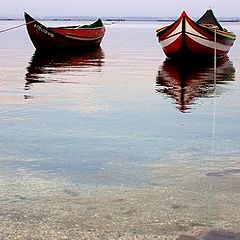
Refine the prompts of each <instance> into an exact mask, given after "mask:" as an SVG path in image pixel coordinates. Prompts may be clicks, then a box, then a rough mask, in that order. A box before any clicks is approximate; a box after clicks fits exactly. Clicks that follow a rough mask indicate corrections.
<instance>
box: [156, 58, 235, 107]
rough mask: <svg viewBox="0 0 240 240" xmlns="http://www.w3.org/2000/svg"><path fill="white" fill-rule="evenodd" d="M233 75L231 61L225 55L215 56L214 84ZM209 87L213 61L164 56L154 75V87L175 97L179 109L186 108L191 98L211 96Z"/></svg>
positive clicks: (226, 80) (211, 91) (230, 78)
mask: <svg viewBox="0 0 240 240" xmlns="http://www.w3.org/2000/svg"><path fill="white" fill-rule="evenodd" d="M234 79H235V69H234V67H233V64H232V62H231V61H230V60H229V59H228V58H227V57H226V58H223V59H220V60H218V62H217V79H216V80H217V85H218V86H219V85H220V84H226V83H227V82H229V81H234ZM213 90H214V69H213V61H211V62H208V61H204V62H203V61H189V62H186V61H184V62H177V61H174V60H169V59H167V60H165V61H164V62H163V64H162V66H161V67H160V69H159V71H158V74H157V77H156V91H157V92H159V93H163V94H165V95H167V96H170V97H171V98H173V99H175V101H176V104H177V106H178V109H179V110H180V111H181V112H187V111H188V112H189V110H190V109H191V107H190V106H191V105H192V104H193V103H194V99H195V98H207V97H211V96H212V94H213ZM218 92H220V91H218Z"/></svg>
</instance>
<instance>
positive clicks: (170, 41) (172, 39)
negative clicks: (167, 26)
mask: <svg viewBox="0 0 240 240" xmlns="http://www.w3.org/2000/svg"><path fill="white" fill-rule="evenodd" d="M181 34H182V33H181V32H180V33H178V34H177V35H174V36H172V37H170V38H167V39H166V40H163V41H160V44H161V46H162V47H166V46H168V45H170V44H171V43H173V42H174V41H176V40H177V38H178V37H179V36H180V35H181Z"/></svg>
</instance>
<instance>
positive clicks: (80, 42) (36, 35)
mask: <svg viewBox="0 0 240 240" xmlns="http://www.w3.org/2000/svg"><path fill="white" fill-rule="evenodd" d="M24 15H25V20H26V26H27V31H28V34H29V37H30V39H31V41H32V43H33V45H34V46H35V48H36V49H37V50H41V51H43V50H56V49H64V50H66V49H74V50H75V49H86V48H94V47H98V46H99V45H100V43H101V41H102V39H103V37H104V34H105V27H104V25H103V23H102V21H101V19H98V20H97V21H96V22H94V23H92V24H90V25H83V26H67V27H45V26H44V25H43V24H41V23H40V22H38V21H37V20H36V19H34V18H32V17H31V16H30V15H29V14H27V13H25V14H24Z"/></svg>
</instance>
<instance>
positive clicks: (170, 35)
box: [157, 10, 236, 58]
mask: <svg viewBox="0 0 240 240" xmlns="http://www.w3.org/2000/svg"><path fill="white" fill-rule="evenodd" d="M157 37H158V40H159V42H160V44H161V45H162V48H163V51H164V53H165V54H166V56H167V57H169V58H177V57H189V56H195V55H198V56H202V57H206V56H213V54H214V53H215V51H216V56H217V57H222V56H225V55H227V53H228V52H229V50H230V48H231V47H232V45H233V43H234V41H235V39H236V35H235V34H234V33H231V32H229V31H227V30H226V29H223V28H222V26H221V25H220V24H219V22H218V21H217V19H216V17H215V16H214V14H213V12H212V10H207V11H206V13H205V14H204V15H203V16H202V17H201V18H200V19H199V20H198V21H196V22H195V21H193V20H192V19H190V18H189V17H188V15H187V14H186V12H185V11H183V12H182V14H181V16H180V17H179V18H178V19H177V20H176V21H175V22H174V23H172V24H171V25H168V26H166V27H163V28H160V29H158V30H157Z"/></svg>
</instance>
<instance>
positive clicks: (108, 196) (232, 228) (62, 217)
mask: <svg viewBox="0 0 240 240" xmlns="http://www.w3.org/2000/svg"><path fill="white" fill-rule="evenodd" d="M237 165H238V161H237V159H232V160H231V168H229V169H226V168H223V169H224V170H222V167H221V168H220V167H219V169H218V168H217V166H215V168H214V171H213V172H209V171H208V172H206V171H205V167H204V166H202V167H201V169H199V168H198V169H194V166H191V167H187V164H184V163H183V164H182V165H181V166H179V165H175V166H173V165H171V164H167V165H166V164H165V165H152V166H148V167H149V168H151V171H152V179H151V181H150V182H149V183H148V185H147V186H142V187H140V186H138V187H130V186H114V187H113V186H112V187H109V186H99V187H96V186H92V187H91V186H82V185H81V186H77V185H72V184H67V183H66V182H63V181H61V180H60V179H59V176H58V177H56V176H55V177H53V176H50V175H45V173H39V172H38V173H33V172H28V171H26V169H18V171H17V173H15V174H13V173H9V172H7V173H6V172H4V171H1V175H0V176H1V177H0V186H1V189H2V190H1V192H2V193H1V197H0V209H1V214H0V221H1V225H0V239H13V240H14V239H86V240H88V239H91V240H94V239H207V238H200V237H199V238H197V237H196V238H194V237H191V238H188V237H187V236H194V234H195V236H200V235H201V234H200V233H201V232H204V231H211V230H213V229H218V231H220V230H221V231H228V232H230V233H232V234H235V235H234V237H232V238H231V236H233V235H231V234H230V235H229V236H230V237H229V236H228V237H225V238H216V239H229V240H230V239H240V238H239V235H238V233H237V232H239V229H240V209H239V207H237V206H239V203H240V194H239V192H240V185H239V180H240V174H239V171H238V169H239V168H237V167H238V166H237ZM219 166H221V164H220V165H219ZM197 234H198V235H197ZM225 236H227V235H225ZM212 239H215V238H212Z"/></svg>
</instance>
